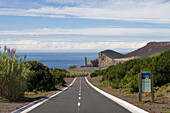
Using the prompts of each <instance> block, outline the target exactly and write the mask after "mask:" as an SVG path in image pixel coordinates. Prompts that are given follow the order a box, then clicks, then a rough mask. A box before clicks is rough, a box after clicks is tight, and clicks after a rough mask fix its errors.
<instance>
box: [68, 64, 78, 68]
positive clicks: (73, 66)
mask: <svg viewBox="0 0 170 113" xmlns="http://www.w3.org/2000/svg"><path fill="white" fill-rule="evenodd" d="M74 68H77V66H76V65H72V66H70V67H69V68H68V69H74Z"/></svg>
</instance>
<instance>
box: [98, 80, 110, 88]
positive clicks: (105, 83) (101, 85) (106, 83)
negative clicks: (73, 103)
mask: <svg viewBox="0 0 170 113" xmlns="http://www.w3.org/2000/svg"><path fill="white" fill-rule="evenodd" d="M97 86H98V87H109V86H110V83H109V81H103V82H101V83H100V84H98V85H97Z"/></svg>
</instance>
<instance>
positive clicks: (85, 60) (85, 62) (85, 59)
mask: <svg viewBox="0 0 170 113" xmlns="http://www.w3.org/2000/svg"><path fill="white" fill-rule="evenodd" d="M84 66H85V67H86V66H87V57H85V58H84Z"/></svg>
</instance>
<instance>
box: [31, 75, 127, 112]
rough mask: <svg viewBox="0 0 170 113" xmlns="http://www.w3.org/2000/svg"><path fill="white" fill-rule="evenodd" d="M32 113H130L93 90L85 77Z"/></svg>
mask: <svg viewBox="0 0 170 113" xmlns="http://www.w3.org/2000/svg"><path fill="white" fill-rule="evenodd" d="M30 113H130V112H129V111H128V110H126V109H125V108H123V107H121V106H119V105H118V104H116V103H115V102H113V101H111V100H110V99H108V98H106V97H105V96H103V95H101V94H100V93H98V92H97V91H95V90H94V89H93V88H91V87H90V86H89V85H88V84H87V82H86V81H85V78H84V77H79V78H77V79H76V81H75V82H74V84H73V85H72V86H71V87H70V88H68V89H67V90H66V91H64V92H62V93H60V94H59V95H57V96H56V97H54V98H52V99H50V100H49V101H47V102H45V103H44V104H42V105H40V106H39V107H37V108H35V109H33V110H32V111H30Z"/></svg>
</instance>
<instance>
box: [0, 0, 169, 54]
mask: <svg viewBox="0 0 170 113" xmlns="http://www.w3.org/2000/svg"><path fill="white" fill-rule="evenodd" d="M149 41H170V0H93V1H92V0H0V45H1V46H2V45H7V46H9V47H11V48H16V49H17V50H18V51H60V52H72V51H74V52H88V51H92V52H93V51H95V52H98V51H100V50H104V49H113V50H117V51H119V52H127V51H132V50H134V49H137V48H139V47H142V46H144V45H145V44H146V43H147V42H149ZM44 47H45V48H44Z"/></svg>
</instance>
